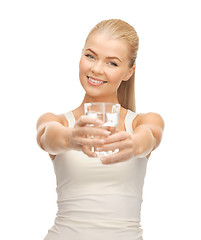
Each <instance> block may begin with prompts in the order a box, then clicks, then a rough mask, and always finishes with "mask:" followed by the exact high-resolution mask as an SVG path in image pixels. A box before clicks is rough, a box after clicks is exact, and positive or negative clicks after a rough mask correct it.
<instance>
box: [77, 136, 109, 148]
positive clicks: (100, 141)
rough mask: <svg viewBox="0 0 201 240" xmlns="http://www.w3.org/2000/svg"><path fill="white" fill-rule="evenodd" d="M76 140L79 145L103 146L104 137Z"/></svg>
mask: <svg viewBox="0 0 201 240" xmlns="http://www.w3.org/2000/svg"><path fill="white" fill-rule="evenodd" d="M76 142H77V143H78V144H79V145H82V146H88V147H93V146H101V147H102V146H103V144H104V143H105V139H103V138H77V139H76Z"/></svg>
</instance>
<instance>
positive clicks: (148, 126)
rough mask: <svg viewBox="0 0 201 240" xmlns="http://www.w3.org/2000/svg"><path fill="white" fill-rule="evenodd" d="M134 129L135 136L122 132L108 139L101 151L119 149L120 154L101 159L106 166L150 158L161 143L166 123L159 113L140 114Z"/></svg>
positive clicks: (134, 123) (134, 122)
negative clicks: (132, 158) (134, 158)
mask: <svg viewBox="0 0 201 240" xmlns="http://www.w3.org/2000/svg"><path fill="white" fill-rule="evenodd" d="M133 129H134V131H133V134H131V133H129V132H126V131H120V132H118V133H114V134H113V135H111V136H109V137H108V138H107V139H106V142H105V145H104V146H103V147H101V148H99V151H109V150H115V149H119V152H118V153H116V154H111V155H110V156H104V157H101V160H102V162H103V163H104V164H112V163H117V162H121V161H126V160H128V159H130V158H131V157H133V156H134V157H138V158H141V157H148V156H149V155H150V154H151V152H152V151H153V150H154V149H155V148H156V147H158V146H159V144H160V142H161V138H162V133H163V129H164V121H163V119H162V117H161V116H160V115H159V114H157V113H146V114H139V115H138V116H137V117H136V120H135V121H133ZM147 155H148V156H147Z"/></svg>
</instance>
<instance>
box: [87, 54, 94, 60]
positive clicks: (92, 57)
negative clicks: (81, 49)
mask: <svg viewBox="0 0 201 240" xmlns="http://www.w3.org/2000/svg"><path fill="white" fill-rule="evenodd" d="M85 56H86V57H87V58H89V59H94V56H92V55H91V54H85Z"/></svg>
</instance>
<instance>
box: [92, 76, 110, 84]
mask: <svg viewBox="0 0 201 240" xmlns="http://www.w3.org/2000/svg"><path fill="white" fill-rule="evenodd" d="M87 79H88V83H89V84H90V85H92V86H100V85H103V84H104V83H107V82H106V81H103V80H100V79H97V78H93V77H90V76H87ZM91 79H93V80H95V81H100V82H101V83H97V82H92V81H91Z"/></svg>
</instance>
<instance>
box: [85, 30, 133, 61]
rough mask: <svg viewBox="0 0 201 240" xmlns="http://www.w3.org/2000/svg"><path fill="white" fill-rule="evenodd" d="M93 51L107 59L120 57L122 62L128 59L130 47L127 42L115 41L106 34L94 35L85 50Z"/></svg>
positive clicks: (89, 39)
mask: <svg viewBox="0 0 201 240" xmlns="http://www.w3.org/2000/svg"><path fill="white" fill-rule="evenodd" d="M88 48H90V49H92V50H93V51H95V52H96V53H97V54H99V55H101V56H105V57H110V56H113V57H115V56H116V57H119V58H121V60H127V59H128V45H127V43H126V41H125V40H122V39H114V38H112V37H109V36H108V35H107V34H106V33H95V34H92V35H91V36H90V37H89V38H88V40H87V42H86V44H85V49H88Z"/></svg>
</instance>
